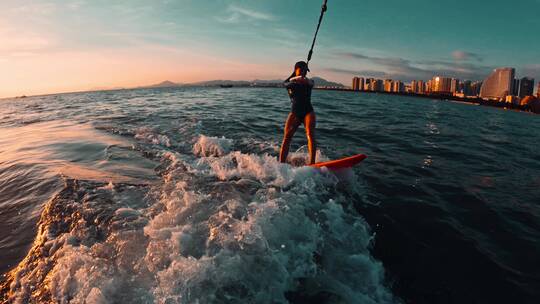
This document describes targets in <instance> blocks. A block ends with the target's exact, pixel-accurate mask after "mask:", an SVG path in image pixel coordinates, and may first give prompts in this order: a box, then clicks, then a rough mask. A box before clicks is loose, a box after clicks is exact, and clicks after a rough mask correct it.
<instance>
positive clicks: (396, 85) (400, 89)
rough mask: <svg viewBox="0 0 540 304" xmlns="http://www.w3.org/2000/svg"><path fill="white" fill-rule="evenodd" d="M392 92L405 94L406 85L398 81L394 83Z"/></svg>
mask: <svg viewBox="0 0 540 304" xmlns="http://www.w3.org/2000/svg"><path fill="white" fill-rule="evenodd" d="M392 92H394V93H403V92H405V85H404V84H403V82H401V81H399V80H396V81H394V82H393V83H392Z"/></svg>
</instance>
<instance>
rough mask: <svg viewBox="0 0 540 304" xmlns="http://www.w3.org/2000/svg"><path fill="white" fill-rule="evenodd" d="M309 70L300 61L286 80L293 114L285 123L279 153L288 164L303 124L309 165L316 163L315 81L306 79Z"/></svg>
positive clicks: (291, 113) (290, 114) (281, 159)
mask: <svg viewBox="0 0 540 304" xmlns="http://www.w3.org/2000/svg"><path fill="white" fill-rule="evenodd" d="M307 72H309V68H308V65H307V63H306V62H304V61H299V62H297V63H296V64H295V65H294V71H293V73H292V75H291V76H290V77H289V78H287V80H285V87H286V88H287V92H288V93H289V97H290V99H291V112H290V113H289V115H288V117H287V120H286V122H285V132H284V135H283V143H282V144H281V150H280V152H279V161H280V162H282V163H286V162H287V156H288V154H289V146H290V145H291V140H292V138H293V136H294V133H296V130H298V127H299V126H300V125H301V124H304V128H305V130H306V137H307V140H308V149H309V165H312V164H314V163H315V155H316V152H317V146H316V142H315V126H316V119H315V111H314V110H313V106H312V105H311V91H312V90H313V84H314V83H313V80H311V79H309V78H307V77H306V75H307Z"/></svg>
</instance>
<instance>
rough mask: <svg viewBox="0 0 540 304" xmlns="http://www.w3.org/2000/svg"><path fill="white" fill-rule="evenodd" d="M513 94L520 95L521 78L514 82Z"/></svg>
mask: <svg viewBox="0 0 540 304" xmlns="http://www.w3.org/2000/svg"><path fill="white" fill-rule="evenodd" d="M511 95H514V96H518V95H519V79H514V81H513V82H512V93H511Z"/></svg>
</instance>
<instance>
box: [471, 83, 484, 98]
mask: <svg viewBox="0 0 540 304" xmlns="http://www.w3.org/2000/svg"><path fill="white" fill-rule="evenodd" d="M481 89H482V81H475V82H473V83H472V84H471V96H480V90H481Z"/></svg>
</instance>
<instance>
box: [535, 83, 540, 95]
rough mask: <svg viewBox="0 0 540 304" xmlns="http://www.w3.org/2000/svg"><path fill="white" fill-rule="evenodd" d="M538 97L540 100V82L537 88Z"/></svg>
mask: <svg viewBox="0 0 540 304" xmlns="http://www.w3.org/2000/svg"><path fill="white" fill-rule="evenodd" d="M536 97H538V98H540V81H539V82H538V87H537V88H536Z"/></svg>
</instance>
